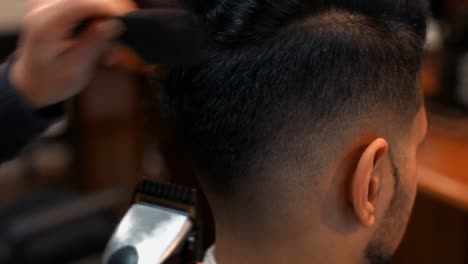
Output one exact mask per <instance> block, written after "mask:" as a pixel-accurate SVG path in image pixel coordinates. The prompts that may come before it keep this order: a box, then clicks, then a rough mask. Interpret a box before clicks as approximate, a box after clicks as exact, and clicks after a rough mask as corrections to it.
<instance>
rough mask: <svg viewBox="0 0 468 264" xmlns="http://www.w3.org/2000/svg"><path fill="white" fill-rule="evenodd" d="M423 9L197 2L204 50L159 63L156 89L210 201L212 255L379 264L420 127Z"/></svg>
mask: <svg viewBox="0 0 468 264" xmlns="http://www.w3.org/2000/svg"><path fill="white" fill-rule="evenodd" d="M308 2H312V3H308ZM426 9H427V7H426V4H425V2H424V1H417V0H411V1H384V0H380V1H366V2H364V1H339V0H335V1H332V0H330V1H281V0H276V1H272V0H270V1H267V0H263V1H262V0H245V1H222V0H218V1H211V2H210V1H208V2H207V3H206V4H205V5H200V6H197V12H199V13H200V14H203V17H204V19H205V21H206V24H207V27H208V28H209V32H210V33H211V36H212V45H211V48H210V53H211V54H210V56H209V57H208V58H207V59H206V60H205V61H204V62H203V63H200V64H199V65H196V66H190V67H188V66H181V67H177V68H175V69H173V70H171V72H170V77H169V78H168V83H167V95H168V99H169V105H170V107H171V108H170V110H171V114H172V118H173V119H172V120H173V121H175V122H176V124H177V125H178V127H179V129H182V131H183V135H184V139H185V140H186V142H187V145H188V146H189V148H190V151H191V153H192V157H193V160H194V164H195V167H196V170H197V172H198V174H199V179H200V182H201V184H202V185H203V187H204V191H205V193H206V194H207V196H208V199H209V202H210V205H211V207H212V209H213V213H214V216H215V221H216V228H217V242H216V243H217V251H216V255H217V258H218V259H219V260H220V262H221V263H223V264H224V263H231V261H235V260H239V257H240V256H238V255H237V254H242V256H241V257H240V258H241V259H243V260H244V261H243V262H244V263H247V262H249V261H251V262H252V263H261V262H262V263H291V262H294V263H310V261H311V260H314V259H315V260H317V261H319V262H317V263H345V262H343V261H345V260H346V263H361V262H363V260H365V259H367V260H369V261H370V262H374V263H379V261H380V262H382V261H384V260H385V259H386V258H387V257H388V256H390V255H391V254H392V253H393V252H394V251H395V249H396V248H397V246H398V244H399V242H400V240H401V237H402V235H403V232H404V229H405V227H406V224H407V221H408V218H409V215H410V211H411V208H412V204H413V201H414V197H415V193H416V182H417V179H416V152H417V149H418V146H419V144H420V143H421V142H422V140H423V138H424V136H425V133H426V126H427V124H426V123H427V122H426V119H425V118H426V117H425V110H424V106H423V98H422V93H421V91H420V90H419V89H418V88H417V84H416V82H417V73H418V70H419V67H420V63H421V56H422V49H423V43H424V38H425V19H426ZM246 260H249V261H247V262H246ZM320 261H321V262H320ZM249 263H250V262H249Z"/></svg>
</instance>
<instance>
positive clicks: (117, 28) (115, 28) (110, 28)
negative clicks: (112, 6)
mask: <svg viewBox="0 0 468 264" xmlns="http://www.w3.org/2000/svg"><path fill="white" fill-rule="evenodd" d="M98 27H99V31H100V32H101V33H102V34H103V37H104V38H105V39H114V38H116V37H118V36H119V35H120V34H121V33H122V32H123V30H124V25H123V24H122V22H120V21H118V20H116V19H111V20H106V21H104V22H101V23H99V26H98Z"/></svg>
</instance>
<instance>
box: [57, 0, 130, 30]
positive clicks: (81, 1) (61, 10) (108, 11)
mask: <svg viewBox="0 0 468 264" xmlns="http://www.w3.org/2000/svg"><path fill="white" fill-rule="evenodd" d="M54 9H55V12H54V13H53V16H52V17H51V23H53V24H54V25H57V26H60V25H62V26H63V25H69V24H76V23H79V22H81V21H82V20H84V19H88V18H94V17H98V18H99V17H101V18H103V17H111V16H115V15H120V14H123V13H126V12H130V11H132V10H134V9H136V6H135V4H134V3H133V2H132V1H130V0H59V1H58V2H57V4H56V6H55V7H54Z"/></svg>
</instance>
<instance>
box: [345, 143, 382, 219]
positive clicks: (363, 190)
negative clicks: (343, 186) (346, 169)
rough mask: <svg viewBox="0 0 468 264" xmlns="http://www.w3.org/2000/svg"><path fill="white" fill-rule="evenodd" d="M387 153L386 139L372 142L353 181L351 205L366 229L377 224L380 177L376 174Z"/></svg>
mask: <svg viewBox="0 0 468 264" xmlns="http://www.w3.org/2000/svg"><path fill="white" fill-rule="evenodd" d="M387 151H388V143H387V141H386V140H385V139H381V138H379V139H376V140H374V141H372V143H370V144H369V145H368V146H367V148H366V150H365V151H364V153H363V154H362V156H361V158H360V159H359V162H358V164H357V167H356V170H355V172H354V175H353V179H352V181H351V186H350V187H351V190H350V199H351V203H352V204H353V207H354V212H355V213H356V216H357V218H358V219H359V221H360V222H361V224H362V225H364V226H366V227H371V226H372V225H373V224H374V222H375V201H376V198H377V197H378V195H379V191H380V177H379V175H378V174H377V173H375V172H376V168H377V167H378V165H379V163H380V161H381V160H382V159H383V157H384V156H385V154H386V153H387Z"/></svg>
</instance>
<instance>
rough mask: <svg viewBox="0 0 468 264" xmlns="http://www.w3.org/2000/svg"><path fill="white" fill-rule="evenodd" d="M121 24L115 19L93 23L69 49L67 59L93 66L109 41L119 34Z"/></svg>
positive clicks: (81, 64) (108, 45)
mask: <svg viewBox="0 0 468 264" xmlns="http://www.w3.org/2000/svg"><path fill="white" fill-rule="evenodd" d="M122 28H123V26H122V25H121V24H120V22H119V21H117V20H106V21H102V22H96V23H93V24H92V25H91V26H90V27H89V28H88V29H86V31H85V32H83V34H82V35H81V36H80V38H79V42H78V43H77V44H76V45H75V47H74V48H73V49H72V50H71V51H70V53H69V54H68V56H67V61H72V62H74V63H76V64H79V65H80V66H82V67H84V68H89V67H93V65H95V64H96V63H97V61H98V60H99V59H100V57H101V56H102V55H103V54H104V52H105V51H106V49H109V48H110V46H111V41H112V40H113V39H114V38H115V37H116V36H117V35H119V34H120V32H121V31H122Z"/></svg>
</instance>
